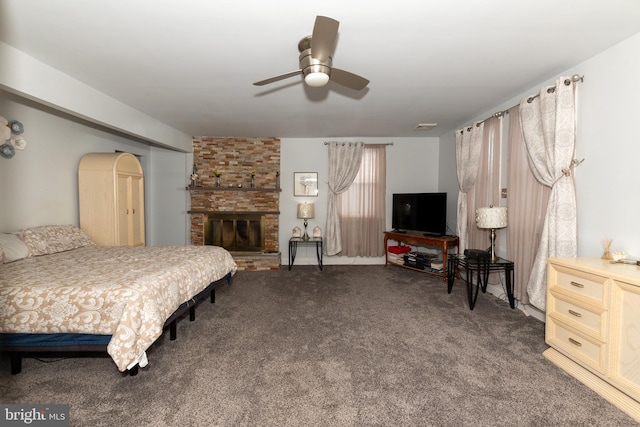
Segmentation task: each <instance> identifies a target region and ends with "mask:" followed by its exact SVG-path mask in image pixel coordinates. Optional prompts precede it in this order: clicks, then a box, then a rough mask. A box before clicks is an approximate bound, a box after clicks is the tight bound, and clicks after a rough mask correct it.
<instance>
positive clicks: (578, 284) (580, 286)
mask: <svg viewBox="0 0 640 427" xmlns="http://www.w3.org/2000/svg"><path fill="white" fill-rule="evenodd" d="M571 286H575V287H576V288H584V285H583V284H582V283H578V282H571Z"/></svg>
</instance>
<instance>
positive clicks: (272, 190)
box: [186, 186, 282, 193]
mask: <svg viewBox="0 0 640 427" xmlns="http://www.w3.org/2000/svg"><path fill="white" fill-rule="evenodd" d="M186 189H187V190H189V191H204V192H212V191H257V192H261V193H280V192H282V189H281V188H256V187H254V188H251V187H193V186H189V187H187V188H186Z"/></svg>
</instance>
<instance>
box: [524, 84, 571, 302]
mask: <svg viewBox="0 0 640 427" xmlns="http://www.w3.org/2000/svg"><path fill="white" fill-rule="evenodd" d="M565 80H566V81H568V82H569V83H570V84H569V85H566V84H565ZM520 121H521V123H522V131H523V135H524V140H525V143H526V146H527V153H528V156H529V160H530V162H529V164H530V165H531V167H532V172H533V174H534V176H535V177H536V179H537V180H538V181H540V182H541V183H542V184H544V185H546V186H548V187H551V194H550V195H549V203H548V206H547V212H546V217H545V222H544V227H543V230H542V235H541V239H540V244H539V246H538V252H537V254H536V258H535V261H534V264H533V269H532V271H531V276H530V278H529V282H528V284H527V292H528V293H529V300H530V302H531V305H533V306H535V307H537V308H538V309H540V310H542V311H544V310H545V308H546V294H547V260H548V259H549V258H550V257H574V256H576V254H577V221H576V216H577V215H576V195H575V186H574V180H573V175H572V170H573V168H572V165H573V163H572V162H573V158H574V151H575V133H576V109H575V85H574V84H573V83H571V79H569V78H567V77H561V78H559V79H558V80H557V81H556V84H555V86H551V87H543V88H542V89H541V90H540V94H539V95H538V96H536V97H531V98H528V99H523V100H522V101H521V102H520Z"/></svg>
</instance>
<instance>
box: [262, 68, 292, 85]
mask: <svg viewBox="0 0 640 427" xmlns="http://www.w3.org/2000/svg"><path fill="white" fill-rule="evenodd" d="M299 74H302V70H296V71H291V72H290V73H286V74H281V75H279V76H275V77H270V78H268V79H264V80H260V81H259V82H255V83H254V84H253V85H254V86H264V85H268V84H269V83H274V82H277V81H280V80H284V79H288V78H289V77H293V76H297V75H299Z"/></svg>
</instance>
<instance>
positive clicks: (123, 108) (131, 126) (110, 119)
mask: <svg viewBox="0 0 640 427" xmlns="http://www.w3.org/2000/svg"><path fill="white" fill-rule="evenodd" d="M0 58H2V61H0V89H3V90H5V91H7V92H11V93H14V94H17V95H20V96H22V97H24V98H27V99H30V100H32V101H36V102H38V103H39V104H42V105H46V106H49V107H52V108H54V109H56V110H59V111H64V112H66V113H67V114H69V115H71V116H75V117H78V118H81V119H83V120H85V121H87V122H91V123H95V124H97V125H100V126H103V127H105V128H108V129H114V130H115V131H117V132H120V133H122V134H125V135H130V136H131V137H132V138H135V139H139V140H146V141H149V142H151V143H153V144H158V145H160V146H164V147H167V148H171V149H175V150H178V151H183V152H191V136H189V135H187V134H185V133H184V132H181V131H178V130H177V129H174V128H172V127H170V126H168V125H166V124H164V123H162V122H160V121H158V120H156V119H154V118H153V117H151V116H148V115H146V114H144V113H141V112H140V111H138V110H136V109H134V108H132V107H130V106H128V105H126V104H124V103H123V102H120V101H118V100H117V99H114V98H111V97H110V96H107V95H105V94H104V93H102V92H100V91H98V90H96V89H94V88H92V87H90V86H88V85H86V84H84V83H82V82H80V81H78V80H76V79H74V78H72V77H70V76H68V75H66V74H64V73H62V72H60V71H58V70H56V69H55V68H52V67H50V66H49V65H47V64H45V63H43V62H40V61H38V60H37V59H35V58H33V57H31V56H29V55H27V54H25V53H24V52H21V51H19V50H18V49H15V48H14V47H12V46H9V45H7V44H6V43H3V42H0Z"/></svg>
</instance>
